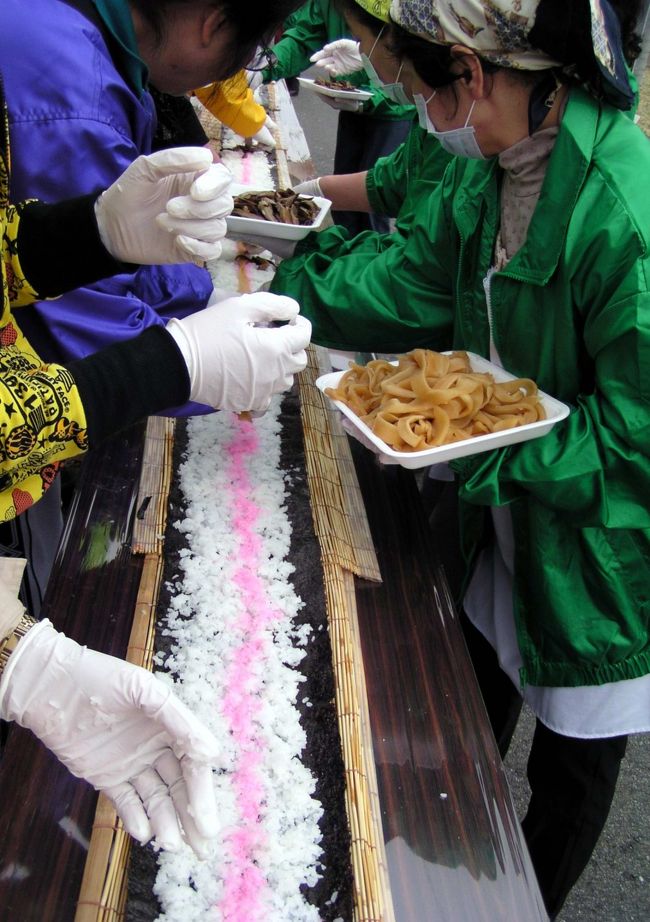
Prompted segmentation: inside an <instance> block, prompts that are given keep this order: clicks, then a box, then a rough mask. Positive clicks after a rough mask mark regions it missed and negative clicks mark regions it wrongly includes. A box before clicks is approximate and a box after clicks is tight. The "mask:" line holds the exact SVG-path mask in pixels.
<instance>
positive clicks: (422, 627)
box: [0, 427, 546, 922]
mask: <svg viewBox="0 0 650 922" xmlns="http://www.w3.org/2000/svg"><path fill="white" fill-rule="evenodd" d="M142 442H143V429H142V428H141V427H135V428H134V429H131V430H129V431H128V432H127V433H126V434H121V435H120V436H117V437H116V438H115V439H113V440H112V441H111V442H109V443H107V445H106V446H105V448H104V449H103V450H102V452H97V453H93V454H91V455H89V456H88V458H87V459H86V461H85V462H84V466H83V474H82V480H81V483H80V485H79V490H78V492H77V495H76V498H75V501H74V503H73V508H72V511H71V513H70V517H69V524H68V527H67V530H66V533H65V536H64V540H63V543H62V546H61V549H60V553H59V555H58V558H57V561H56V565H55V572H54V576H53V578H52V580H51V582H50V586H49V588H48V592H47V595H46V598H45V602H44V612H43V613H44V615H47V616H48V617H50V618H51V619H52V620H53V622H54V623H55V625H56V626H57V627H58V628H60V629H61V630H64V631H65V632H66V633H68V634H69V635H70V636H72V637H74V638H75V639H76V640H78V641H80V642H82V643H86V644H88V646H90V647H93V648H95V649H100V650H104V651H105V652H108V653H113V654H115V655H118V656H123V655H124V653H125V651H126V646H127V642H128V637H129V632H130V628H131V623H132V613H133V608H134V603H135V598H136V595H137V591H138V586H139V581H140V572H141V559H140V558H138V557H137V556H134V555H133V554H132V553H131V547H130V539H131V528H132V522H133V517H134V515H135V512H136V510H135V502H136V494H137V483H138V474H139V469H140V464H141V457H142ZM355 458H356V464H357V471H358V474H359V479H360V483H361V487H362V492H363V493H364V496H365V500H366V509H367V512H368V516H369V520H370V526H371V530H372V533H373V538H374V540H375V544H376V547H377V552H378V557H379V561H380V565H381V568H382V573H383V576H384V582H383V584H382V585H376V584H369V583H363V582H361V581H359V582H358V591H357V605H358V611H359V622H360V632H361V639H362V647H363V655H364V668H365V673H366V682H367V686H368V693H369V707H370V717H371V725H372V732H373V746H374V753H375V761H376V766H377V776H378V783H379V795H380V803H381V807H382V822H383V826H384V834H385V840H386V852H387V858H388V866H389V876H390V885H391V892H392V898H393V903H394V907H395V914H396V919H397V922H429V920H431V922H438V920H445V922H464V920H476V922H482V920H486V922H487V920H490V922H494V920H504V922H527V920H541V919H545V918H546V916H545V913H544V910H543V906H542V903H541V898H540V896H539V893H538V890H537V885H536V882H535V879H534V874H533V872H532V868H531V866H530V860H529V858H528V855H527V852H526V848H525V845H524V843H523V839H522V835H521V830H520V827H519V825H518V823H517V819H516V816H515V811H514V807H513V804H512V800H511V797H510V792H509V790H508V787H507V784H506V781H505V775H504V769H503V766H502V764H501V761H500V758H499V756H498V753H497V751H496V747H495V743H494V740H493V738H492V734H491V731H490V729H489V726H488V724H487V718H486V716H485V713H484V710H483V705H482V702H481V699H480V696H479V693H478V689H477V686H476V681H475V679H474V675H473V672H472V670H471V665H470V663H469V659H468V656H467V652H466V650H465V647H464V642H463V639H462V635H461V632H460V629H459V627H458V623H457V620H456V617H455V614H454V610H453V606H452V605H451V603H450V600H449V598H448V594H447V590H446V581H445V579H444V575H443V574H442V573H441V572H440V571H439V570H438V569H436V567H435V566H434V565H433V563H432V561H433V553H432V551H431V549H430V546H429V541H430V537H429V534H428V529H427V525H426V522H425V521H424V516H423V511H422V507H421V504H420V501H419V497H418V493H417V489H416V486H415V482H414V479H413V476H412V475H411V474H410V473H409V472H407V471H404V470H402V469H400V468H392V467H391V468H382V467H381V466H379V465H377V464H376V463H375V461H374V459H373V457H372V456H371V455H370V454H369V453H368V452H365V451H363V450H361V451H360V452H359V453H358V456H357V453H356V452H355ZM100 600H101V604H100ZM0 786H1V790H2V793H3V816H2V835H1V836H0V920H2V922H4V920H7V922H9V920H11V922H72V920H74V915H75V910H76V901H77V896H78V892H79V887H80V883H81V877H82V875H83V868H84V863H85V856H86V850H87V843H88V838H89V836H90V832H91V827H92V821H93V817H94V810H95V802H96V795H95V792H94V791H93V790H92V789H91V788H90V787H89V786H88V785H87V784H86V783H85V782H82V781H78V780H76V779H74V778H72V776H71V775H69V773H68V772H67V771H66V770H65V769H64V768H63V767H61V766H60V765H59V764H58V762H57V760H56V759H55V758H54V757H53V756H51V755H50V754H49V753H48V752H47V750H45V748H44V747H43V746H41V744H40V743H38V742H37V741H36V740H35V739H34V738H33V737H32V736H31V734H29V733H28V732H26V731H24V730H22V729H21V728H19V727H12V728H11V729H10V732H9V734H8V739H7V741H6V744H5V747H4V751H3V758H2V760H0Z"/></svg>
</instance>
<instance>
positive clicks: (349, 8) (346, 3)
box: [333, 0, 387, 35]
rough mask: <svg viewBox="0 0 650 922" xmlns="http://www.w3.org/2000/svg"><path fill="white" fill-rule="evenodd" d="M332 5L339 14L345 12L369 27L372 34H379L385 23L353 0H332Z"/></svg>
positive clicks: (343, 14)
mask: <svg viewBox="0 0 650 922" xmlns="http://www.w3.org/2000/svg"><path fill="white" fill-rule="evenodd" d="M333 5H334V7H335V9H336V10H337V12H339V13H340V14H341V16H345V14H346V13H347V15H348V16H352V17H353V18H354V19H356V20H357V21H358V22H360V23H361V24H362V25H364V26H366V27H367V28H368V29H370V31H371V32H372V34H373V35H379V33H380V32H381V30H382V28H383V27H384V26H385V25H387V23H385V22H384V20H383V19H379V18H378V17H377V16H373V15H372V13H369V12H368V10H364V8H363V7H362V6H359V4H358V3H356V2H355V0H334V3H333Z"/></svg>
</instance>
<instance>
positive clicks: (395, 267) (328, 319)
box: [271, 186, 453, 352]
mask: <svg viewBox="0 0 650 922" xmlns="http://www.w3.org/2000/svg"><path fill="white" fill-rule="evenodd" d="M439 192H440V187H439V186H436V187H435V188H434V189H433V192H432V195H431V197H430V198H429V199H428V200H423V201H422V203H421V209H420V213H419V214H418V215H417V216H416V217H415V219H414V223H413V226H412V228H411V232H410V234H409V235H408V237H405V236H404V235H402V234H391V235H389V234H387V235H378V234H370V233H364V234H360V235H358V236H357V237H355V238H353V239H350V238H349V235H348V233H347V231H345V230H344V229H343V228H340V227H332V228H329V229H328V230H326V231H322V232H321V233H318V234H310V235H309V236H308V237H307V238H306V239H305V241H304V242H303V243H302V244H301V245H300V247H299V248H298V249H297V251H296V255H294V256H293V257H292V258H291V259H287V260H284V261H283V262H282V263H281V264H280V266H279V268H278V271H277V273H276V276H275V278H274V280H273V283H272V286H271V290H272V291H275V292H277V293H282V294H286V295H290V296H291V297H293V298H295V299H296V300H297V301H298V302H299V303H300V306H301V311H302V313H303V314H304V315H305V316H306V317H308V318H309V320H310V321H311V322H312V325H313V335H312V338H313V340H314V342H317V343H320V344H322V345H325V346H329V347H331V348H337V349H353V350H356V351H364V352H406V351H408V350H409V349H414V348H416V347H419V346H422V347H428V348H432V349H448V348H450V346H451V339H452V304H453V298H452V294H451V292H452V290H453V284H452V279H451V277H450V273H449V268H448V267H449V266H451V265H453V260H452V259H451V258H450V256H449V253H450V241H449V239H448V233H447V230H446V222H445V220H444V219H443V215H442V208H443V204H442V199H441V196H440V194H439Z"/></svg>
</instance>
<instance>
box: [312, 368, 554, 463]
mask: <svg viewBox="0 0 650 922" xmlns="http://www.w3.org/2000/svg"><path fill="white" fill-rule="evenodd" d="M443 354H445V355H449V354H450V353H448V352H447V353H443ZM467 355H468V357H469V362H470V365H471V368H472V371H477V372H489V373H490V374H491V375H493V377H494V380H495V381H512V380H513V378H515V377H516V375H511V374H510V373H509V372H507V371H505V370H504V369H503V368H501V366H499V365H494V364H493V363H492V362H488V360H487V359H484V358H482V357H481V356H480V355H476V354H475V353H474V352H468V353H467ZM393 364H395V365H396V364H397V362H394V363H393ZM344 374H345V372H344V371H333V372H331V373H330V374H327V375H321V377H320V378H318V379H317V381H316V386H317V387H318V388H319V389H320V390H321V391H325V388H327V387H336V386H337V385H338V383H339V381H340V380H341V378H342V377H343V375H344ZM539 396H540V399H541V402H542V406H543V407H544V409H545V410H546V419H540V420H537V422H534V423H526V425H524V426H517V427H515V428H514V429H505V430H503V431H502V432H490V433H488V435H477V436H474V438H471V439H465V440H464V441H462V442H454V443H453V444H452V445H439V446H438V447H437V448H427V449H425V450H424V451H395V449H394V448H391V447H390V445H387V444H386V442H384V441H383V439H380V438H378V437H377V436H376V435H375V434H374V432H373V431H372V430H371V429H370V428H369V427H368V426H366V424H365V423H363V422H361V420H360V419H359V417H358V416H357V415H356V414H355V413H353V412H352V410H351V409H350V408H349V407H348V406H346V404H344V403H342V402H341V401H340V400H333V401H332V403H333V404H334V405H335V406H336V407H338V409H339V410H340V411H341V413H343V415H344V416H347V418H348V419H349V420H350V422H351V423H353V425H354V426H355V427H356V428H357V429H358V430H359V433H360V434H362V435H363V436H364V437H365V438H366V439H368V441H370V442H372V443H373V444H374V445H376V446H377V448H378V449H379V451H380V452H381V453H382V455H386V457H388V458H390V459H391V460H392V461H394V462H395V463H397V464H401V466H402V467H407V468H410V469H412V470H414V469H416V468H419V467H428V466H429V465H430V464H437V463H438V462H440V461H453V460H454V459H455V458H464V457H466V456H467V455H477V454H479V453H480V452H483V451H491V450H492V449H493V448H502V447H503V446H504V445H514V444H516V443H517V442H526V441H528V440H529V439H537V438H539V437H540V436H542V435H546V433H547V432H549V431H550V430H551V429H552V428H553V426H554V425H555V424H556V423H558V422H559V421H560V420H561V419H565V417H567V416H568V415H569V412H570V408H569V407H568V406H567V405H566V404H565V403H562V402H561V401H559V400H556V399H555V397H550V396H549V395H548V394H545V393H544V392H543V391H539Z"/></svg>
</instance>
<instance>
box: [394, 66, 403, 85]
mask: <svg viewBox="0 0 650 922" xmlns="http://www.w3.org/2000/svg"><path fill="white" fill-rule="evenodd" d="M403 67H404V61H400V65H399V70H398V71H397V76H396V77H395V83H399V78H400V77H401V76H402V69H403Z"/></svg>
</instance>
